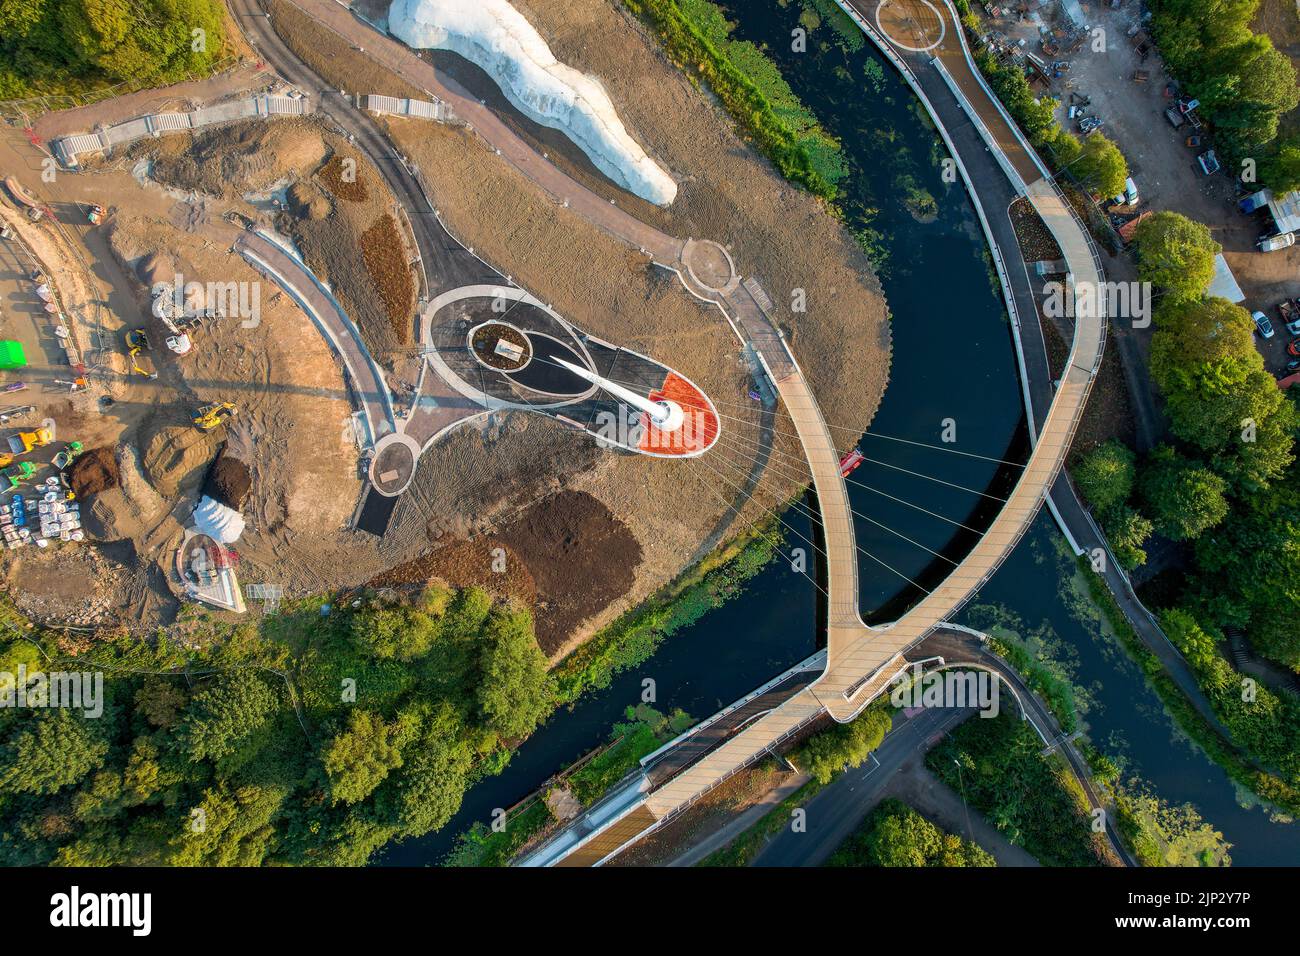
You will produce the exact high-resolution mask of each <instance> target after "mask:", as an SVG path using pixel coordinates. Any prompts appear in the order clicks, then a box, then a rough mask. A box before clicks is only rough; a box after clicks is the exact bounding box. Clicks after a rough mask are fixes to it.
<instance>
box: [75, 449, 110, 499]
mask: <svg viewBox="0 0 1300 956" xmlns="http://www.w3.org/2000/svg"><path fill="white" fill-rule="evenodd" d="M120 481H121V476H120V475H119V474H118V470H117V458H116V457H114V455H113V449H112V448H108V447H100V448H91V449H88V450H87V451H84V452H82V453H81V454H80V455H79V456H77V458H76V460H75V461H73V463H72V465H71V466H70V467H69V468H68V484H69V485H70V486H71V487H72V492H73V494H75V495H76V496H77V497H78V498H79V499H81V500H82V501H85V500H86V499H87V498H89V497H90V496H91V495H95V494H98V493H99V492H101V491H105V490H107V489H109V488H116V487H117V486H118V483H119V482H120Z"/></svg>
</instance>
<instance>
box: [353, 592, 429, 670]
mask: <svg viewBox="0 0 1300 956" xmlns="http://www.w3.org/2000/svg"><path fill="white" fill-rule="evenodd" d="M438 633H439V626H438V621H437V620H436V619H435V618H433V617H431V616H430V615H429V614H427V613H425V612H424V611H423V610H420V609H418V608H414V607H407V606H406V605H396V606H387V607H385V606H377V607H367V608H365V609H363V610H361V611H358V612H357V614H356V616H355V617H353V618H352V637H353V640H355V641H356V643H357V646H358V647H359V648H361V649H362V650H363V651H365V652H366V653H368V654H371V655H373V656H375V657H378V658H380V659H381V660H399V661H413V660H415V659H416V658H418V657H423V656H424V655H425V654H427V653H429V648H431V647H432V646H433V642H434V641H435V640H437V639H438Z"/></svg>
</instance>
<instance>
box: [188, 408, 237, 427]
mask: <svg viewBox="0 0 1300 956" xmlns="http://www.w3.org/2000/svg"><path fill="white" fill-rule="evenodd" d="M238 413H239V408H238V406H236V405H235V403H234V402H213V403H212V404H211V405H204V406H203V407H202V408H200V409H199V410H198V411H197V412H195V413H194V424H195V425H197V426H198V427H199V428H201V429H203V430H204V431H205V432H210V431H212V429H214V428H216V427H217V426H218V425H220V424H221V423H222V422H224V421H226V419H229V418H234V417H235V415H237V414H238Z"/></svg>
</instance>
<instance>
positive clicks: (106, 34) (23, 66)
mask: <svg viewBox="0 0 1300 956" xmlns="http://www.w3.org/2000/svg"><path fill="white" fill-rule="evenodd" d="M224 13H225V11H224V8H223V6H222V4H221V3H219V2H217V0H132V2H128V0H5V2H4V3H3V4H0V99H17V98H20V97H24V96H34V95H38V94H41V93H63V92H80V91H83V90H89V89H94V88H95V87H99V86H111V85H114V84H117V83H121V82H123V81H126V80H131V81H136V82H138V83H140V84H141V85H152V86H157V85H162V84H164V83H169V82H175V81H177V80H180V79H182V78H184V77H185V76H186V75H188V74H191V73H203V72H206V71H208V70H210V69H211V67H212V65H213V63H214V62H216V60H218V59H219V58H220V57H221V56H222V54H223V52H224V48H225V42H226V41H225V19H224Z"/></svg>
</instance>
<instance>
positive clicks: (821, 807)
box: [752, 708, 975, 866]
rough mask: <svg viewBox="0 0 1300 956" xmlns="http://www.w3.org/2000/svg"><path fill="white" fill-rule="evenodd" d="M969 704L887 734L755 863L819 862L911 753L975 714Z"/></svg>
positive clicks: (916, 719)
mask: <svg viewBox="0 0 1300 956" xmlns="http://www.w3.org/2000/svg"><path fill="white" fill-rule="evenodd" d="M974 713H975V711H974V709H973V708H963V709H961V710H957V709H948V710H939V709H932V710H925V711H922V712H921V713H919V714H917V715H916V716H915V717H913V718H912V719H911V720H908V721H905V722H904V723H902V724H900V725H899V726H898V727H897V728H895V729H894V730H892V731H890V733H889V734H888V735H886V737H885V740H884V743H882V744H881V745H880V747H879V749H877V750H876V751H875V753H873V754H872V755H871V756H870V757H868V758H867V762H866V763H865V764H863V765H862V766H861V767H858V768H856V769H854V770H848V771H845V772H844V773H841V774H840V775H839V776H838V777H837V778H836V779H835V780H833V781H832V782H831V783H830V784H828V785H827V786H825V787H823V788H822V789H821V790H820V791H818V793H817V795H816V796H815V797H813V798H812V799H811V800H809V801H808V803H807V804H806V805H805V806H804V807H803V809H804V811H805V813H806V817H805V822H806V824H807V830H806V831H805V832H802V833H796V832H795V831H794V829H793V828H792V827H791V826H788V825H787V826H786V827H784V828H783V829H782V830H781V831H780V833H778V834H777V835H776V836H775V837H773V838H772V840H771V842H769V843H768V844H767V846H765V847H764V848H763V849H762V850H761V851H760V852H759V853H758V855H757V856H756V857H755V858H754V861H753V864H752V865H753V866H820V865H821V864H823V863H825V862H826V860H827V859H828V858H829V857H830V855H831V854H832V853H834V852H835V849H836V848H837V847H838V846H839V845H840V844H841V843H843V842H844V841H845V840H846V839H848V838H849V836H850V835H851V834H852V833H853V831H854V830H856V829H857V828H858V826H859V824H861V823H862V821H863V820H864V819H865V818H866V816H867V814H869V813H870V812H871V811H872V809H874V808H875V806H876V804H878V803H879V802H880V800H881V798H882V793H881V791H883V790H884V788H885V786H886V784H888V783H889V780H890V778H891V777H892V776H893V775H894V774H895V773H896V772H897V771H898V769H899V768H900V767H901V766H902V765H903V762H904V761H906V760H907V759H908V758H909V757H912V756H913V755H914V754H916V753H917V752H918V751H924V750H926V749H928V747H929V745H930V744H929V741H932V740H936V739H937V738H939V737H942V736H943V735H945V734H947V733H948V731H950V730H951V729H952V728H953V727H956V726H957V725H958V724H960V723H961V722H962V721H963V720H965V719H966V718H968V717H970V716H971V715H972V714H974Z"/></svg>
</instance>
